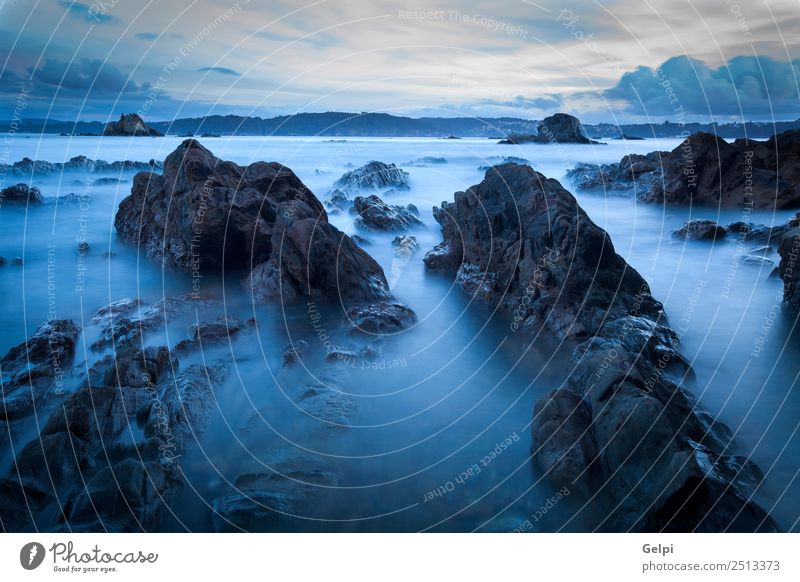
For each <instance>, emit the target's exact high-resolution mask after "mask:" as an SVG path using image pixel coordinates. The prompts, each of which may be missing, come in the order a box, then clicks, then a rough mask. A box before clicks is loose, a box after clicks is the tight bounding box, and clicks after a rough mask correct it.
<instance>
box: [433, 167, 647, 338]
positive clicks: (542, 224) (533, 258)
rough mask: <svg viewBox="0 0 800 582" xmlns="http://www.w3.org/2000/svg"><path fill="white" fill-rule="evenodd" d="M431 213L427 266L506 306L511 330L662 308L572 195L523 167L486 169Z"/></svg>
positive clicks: (564, 328)
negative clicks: (432, 241) (434, 227)
mask: <svg viewBox="0 0 800 582" xmlns="http://www.w3.org/2000/svg"><path fill="white" fill-rule="evenodd" d="M434 218H435V219H436V220H437V222H439V224H441V225H442V236H443V239H444V240H443V242H442V243H440V244H439V245H437V247H436V248H434V249H433V251H431V252H429V253H428V254H427V255H426V256H425V264H426V266H427V267H428V268H429V269H432V270H435V271H439V272H444V273H446V274H449V275H451V276H455V277H456V281H457V282H458V284H459V285H460V286H461V287H462V288H463V289H464V290H465V291H466V292H468V293H469V294H470V295H474V296H477V297H479V298H481V299H483V300H485V301H487V302H489V303H491V304H497V305H500V306H501V307H503V308H506V309H508V310H509V311H510V312H513V316H514V322H513V324H512V329H518V328H520V327H524V328H528V329H531V330H538V329H539V328H540V327H541V326H544V327H546V328H548V329H550V330H551V331H552V332H554V333H556V334H557V335H558V336H560V337H572V338H578V339H580V338H584V337H587V336H589V335H592V334H594V333H596V332H597V330H598V329H599V328H600V326H601V325H602V323H603V322H604V321H606V320H613V319H616V318H618V317H623V316H625V315H627V314H629V313H632V312H634V311H638V313H640V314H646V315H650V316H652V317H654V318H657V317H658V316H659V315H660V314H661V312H662V308H661V304H660V303H659V302H658V301H656V300H655V299H653V297H652V296H651V295H650V289H649V287H648V285H647V283H646V282H645V281H644V279H642V277H641V276H640V275H639V274H638V273H637V272H636V271H635V270H634V269H633V268H632V267H630V266H629V265H628V264H627V263H626V262H625V261H624V259H622V257H620V256H619V255H617V254H616V252H615V251H614V245H613V244H612V242H611V239H610V238H609V236H608V234H607V233H606V232H605V231H604V230H602V229H601V228H599V227H598V226H597V225H595V224H594V223H593V222H592V221H591V219H590V218H589V217H588V216H587V215H586V213H585V212H584V211H583V209H582V208H580V206H579V205H578V203H577V201H576V200H575V198H574V197H573V196H572V194H570V193H569V192H567V191H566V190H565V189H564V188H562V187H561V184H559V183H558V182H557V181H556V180H553V179H548V178H545V177H544V176H543V175H541V174H539V173H538V172H536V171H535V170H533V168H531V167H530V166H520V165H517V164H503V165H500V166H494V167H492V168H491V169H490V170H488V171H487V172H486V177H485V178H484V180H483V181H482V182H481V183H480V184H478V185H476V186H473V187H471V188H469V189H468V190H467V191H466V192H456V194H455V201H454V202H452V203H446V202H445V203H442V207H441V208H434ZM465 233H469V236H467V235H466V234H465Z"/></svg>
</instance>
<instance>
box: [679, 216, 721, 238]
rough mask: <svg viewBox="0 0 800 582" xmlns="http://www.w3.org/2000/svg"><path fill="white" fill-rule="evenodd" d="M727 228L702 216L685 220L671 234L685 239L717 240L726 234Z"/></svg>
mask: <svg viewBox="0 0 800 582" xmlns="http://www.w3.org/2000/svg"><path fill="white" fill-rule="evenodd" d="M727 234H728V230H727V229H726V228H725V227H723V226H720V225H719V224H717V223H716V222H714V221H713V220H706V219H702V218H694V219H692V220H687V221H686V224H684V225H683V226H682V227H681V228H679V229H678V230H676V231H675V232H673V233H672V236H674V237H677V238H682V239H686V240H717V239H723V238H725V237H726V236H727Z"/></svg>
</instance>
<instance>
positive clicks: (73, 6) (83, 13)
mask: <svg viewBox="0 0 800 582" xmlns="http://www.w3.org/2000/svg"><path fill="white" fill-rule="evenodd" d="M59 4H61V6H63V7H64V8H66V9H67V12H69V14H71V15H72V16H74V17H76V18H80V19H81V20H85V21H87V22H94V23H100V24H102V23H108V22H116V21H117V18H116V17H115V16H111V15H110V14H109V13H108V9H107V8H106V7H105V5H103V4H101V3H95V4H92V5H91V6H90V5H88V4H84V3H82V2H71V1H70V0H60V1H59Z"/></svg>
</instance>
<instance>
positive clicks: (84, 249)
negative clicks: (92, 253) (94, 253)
mask: <svg viewBox="0 0 800 582" xmlns="http://www.w3.org/2000/svg"><path fill="white" fill-rule="evenodd" d="M88 252H89V243H88V242H86V241H83V242H79V243H78V254H79V255H85V254H86V253H88Z"/></svg>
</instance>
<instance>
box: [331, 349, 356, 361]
mask: <svg viewBox="0 0 800 582" xmlns="http://www.w3.org/2000/svg"><path fill="white" fill-rule="evenodd" d="M325 361H326V362H343V363H345V364H347V365H355V362H356V361H358V352H356V351H354V350H351V349H350V348H344V347H334V348H332V349H330V350H328V353H327V354H326V355H325Z"/></svg>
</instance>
